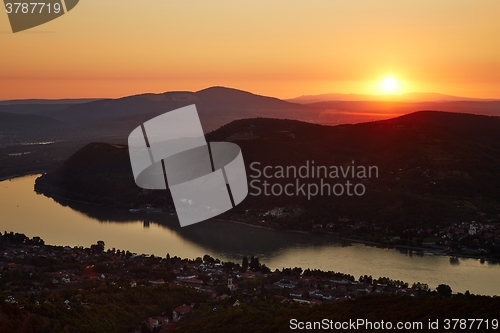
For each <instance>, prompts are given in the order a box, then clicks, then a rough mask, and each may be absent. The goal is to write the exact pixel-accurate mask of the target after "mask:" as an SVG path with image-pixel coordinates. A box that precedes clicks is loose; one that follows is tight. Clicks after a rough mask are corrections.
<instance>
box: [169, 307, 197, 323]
mask: <svg viewBox="0 0 500 333" xmlns="http://www.w3.org/2000/svg"><path fill="white" fill-rule="evenodd" d="M194 305H195V304H194V303H191V305H186V304H183V305H181V306H178V307H176V308H175V309H174V311H173V312H172V317H173V319H174V321H175V322H178V321H179V320H180V319H181V317H182V316H184V315H186V314H188V313H189V312H191V310H192V309H193V308H194Z"/></svg>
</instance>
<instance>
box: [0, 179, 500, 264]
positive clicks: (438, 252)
mask: <svg viewBox="0 0 500 333" xmlns="http://www.w3.org/2000/svg"><path fill="white" fill-rule="evenodd" d="M44 172H47V171H46V170H41V171H31V172H26V173H22V174H16V175H12V176H8V177H3V178H0V182H3V181H7V180H11V179H15V178H20V177H24V176H31V175H38V174H43V173H44ZM42 194H43V195H45V196H46V197H49V198H58V199H61V200H67V201H71V202H77V203H82V204H87V205H95V206H101V207H102V206H103V205H101V204H98V203H92V202H85V201H81V200H74V199H68V198H64V197H61V196H57V195H47V194H45V193H42ZM117 208H123V207H117ZM123 209H126V208H123ZM163 214H166V213H163ZM212 220H216V221H221V222H229V223H235V224H240V225H245V226H249V227H252V228H259V229H266V230H270V231H278V232H293V233H299V234H304V235H315V236H328V237H331V238H334V239H337V240H339V241H347V242H352V243H359V244H364V245H367V246H375V247H380V248H384V249H405V250H414V251H417V252H424V253H431V254H432V255H437V256H448V257H450V258H451V257H457V258H467V259H477V260H484V261H494V262H498V261H499V260H498V259H495V258H486V257H480V256H475V255H468V254H460V253H453V252H450V251H447V250H438V249H433V248H425V247H413V246H408V245H387V244H382V243H376V242H371V241H365V240H361V239H353V238H344V237H339V236H334V235H332V234H328V233H327V234H316V233H312V232H309V231H302V230H293V229H288V230H278V229H273V228H270V227H265V226H259V225H256V224H250V223H245V222H241V221H235V220H227V219H223V218H213V219H212Z"/></svg>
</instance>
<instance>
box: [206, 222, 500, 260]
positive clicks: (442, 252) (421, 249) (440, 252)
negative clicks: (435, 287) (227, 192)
mask: <svg viewBox="0 0 500 333" xmlns="http://www.w3.org/2000/svg"><path fill="white" fill-rule="evenodd" d="M213 220H217V221H222V222H230V223H236V224H242V225H246V226H249V227H252V228H259V229H267V230H272V231H280V232H295V233H301V234H306V235H316V236H327V237H332V238H335V239H338V240H341V241H348V242H352V243H359V244H364V245H368V246H375V247H381V248H386V249H405V250H414V251H418V252H427V253H432V254H433V255H439V256H449V257H457V258H469V259H483V260H488V261H498V259H495V258H486V257H480V256H474V255H467V254H462V253H454V252H450V251H447V250H439V249H433V248H427V247H414V246H408V245H397V244H394V245H387V244H382V243H376V242H370V241H365V240H361V239H353V238H344V237H339V236H334V235H331V234H315V233H312V232H309V231H301V230H278V229H273V228H269V227H265V226H260V225H255V224H250V223H245V222H241V221H234V220H225V219H220V218H217V219H213Z"/></svg>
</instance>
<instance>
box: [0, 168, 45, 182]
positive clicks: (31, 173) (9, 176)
mask: <svg viewBox="0 0 500 333" xmlns="http://www.w3.org/2000/svg"><path fill="white" fill-rule="evenodd" d="M46 172H48V170H35V171H28V172H24V173H18V174H15V175H8V176H3V177H0V182H3V181H6V180H11V179H16V178H19V177H25V176H35V175H41V174H44V173H46Z"/></svg>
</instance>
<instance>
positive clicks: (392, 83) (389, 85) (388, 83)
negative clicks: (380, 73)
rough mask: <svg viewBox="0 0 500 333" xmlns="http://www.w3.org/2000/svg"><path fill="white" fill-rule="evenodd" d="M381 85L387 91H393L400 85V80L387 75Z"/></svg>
mask: <svg viewBox="0 0 500 333" xmlns="http://www.w3.org/2000/svg"><path fill="white" fill-rule="evenodd" d="M381 85H382V89H383V90H384V91H385V92H386V93H393V92H395V91H396V89H397V87H398V81H397V80H396V79H395V78H393V77H386V78H385V79H383V80H382V82H381Z"/></svg>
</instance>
